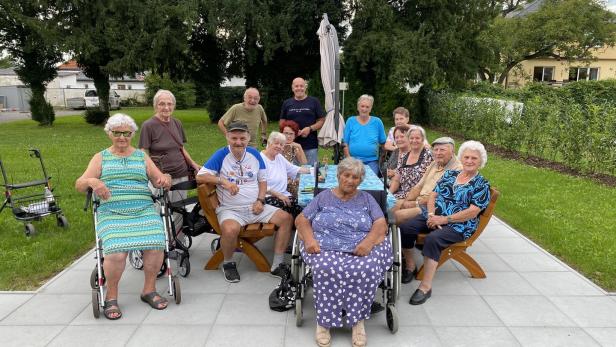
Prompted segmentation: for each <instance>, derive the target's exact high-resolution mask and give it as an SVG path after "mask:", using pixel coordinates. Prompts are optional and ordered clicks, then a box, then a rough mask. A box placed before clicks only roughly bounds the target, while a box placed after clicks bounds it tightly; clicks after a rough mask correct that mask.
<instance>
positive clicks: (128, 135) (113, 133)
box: [111, 130, 133, 137]
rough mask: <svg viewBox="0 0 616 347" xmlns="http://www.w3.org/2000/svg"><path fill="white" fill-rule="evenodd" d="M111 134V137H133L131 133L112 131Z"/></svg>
mask: <svg viewBox="0 0 616 347" xmlns="http://www.w3.org/2000/svg"><path fill="white" fill-rule="evenodd" d="M111 134H112V135H113V137H120V136H124V137H131V136H133V132H132V131H115V130H112V131H111Z"/></svg>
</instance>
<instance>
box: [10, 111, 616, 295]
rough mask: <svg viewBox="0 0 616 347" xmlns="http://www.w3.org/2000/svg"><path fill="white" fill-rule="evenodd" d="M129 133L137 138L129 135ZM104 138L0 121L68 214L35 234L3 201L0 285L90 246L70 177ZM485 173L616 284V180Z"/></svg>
mask: <svg viewBox="0 0 616 347" xmlns="http://www.w3.org/2000/svg"><path fill="white" fill-rule="evenodd" d="M122 112H125V113H128V114H130V115H131V116H133V117H135V119H136V120H137V123H138V124H141V123H142V122H143V121H144V120H146V119H147V118H148V117H150V116H151V114H152V111H151V109H149V108H135V109H123V110H122ZM175 115H176V116H177V117H178V118H179V119H181V120H182V122H183V123H184V128H185V130H186V133H187V137H188V140H189V142H188V144H187V146H186V147H187V149H188V151H189V152H190V153H191V155H192V156H193V158H195V160H197V161H198V162H202V161H205V160H206V159H207V158H208V157H209V156H210V155H211V154H212V153H213V152H214V151H215V150H216V149H218V148H219V147H220V146H222V145H224V138H223V137H222V136H221V135H220V133H219V132H218V130H217V127H216V126H215V125H213V124H211V123H209V118H208V116H207V111H205V110H203V109H195V110H188V111H177V112H176V113H175ZM386 123H391V122H387V121H386ZM389 125H390V124H389ZM273 126H275V124H272V128H273ZM436 136H439V134H436V133H434V132H429V137H430V138H431V139H433V138H435V137H436ZM133 141H134V144H135V145H136V139H135V140H133ZM107 146H109V140H108V139H107V138H106V136H105V134H104V133H103V130H102V128H101V127H95V126H91V125H89V124H87V123H85V122H84V121H83V119H82V118H81V117H79V116H69V117H59V118H57V120H56V122H55V124H54V126H53V127H51V128H49V127H39V126H37V125H36V123H35V122H33V121H20V122H12V123H2V124H0V156H1V158H2V160H3V161H4V162H5V166H6V168H7V171H8V173H9V175H10V177H11V178H10V179H11V180H12V181H14V182H24V181H28V180H31V179H35V178H37V177H39V176H40V169H39V166H38V163H37V162H36V161H34V160H33V159H31V158H30V157H28V153H27V150H28V148H30V147H36V148H39V149H40V150H41V151H42V154H43V157H44V159H45V164H46V166H47V169H48V171H49V173H50V174H51V175H52V176H53V179H52V183H53V184H54V187H55V191H56V194H59V195H61V198H60V201H59V204H60V206H61V207H62V208H63V209H64V211H65V214H66V216H67V218H68V220H69V222H70V223H71V227H70V228H69V229H68V230H64V229H60V228H58V227H56V225H55V220H54V219H53V218H47V219H44V220H43V221H42V222H38V223H35V226H36V228H37V231H38V234H37V235H36V236H35V237H32V238H27V237H25V236H24V233H23V225H22V224H21V223H20V222H17V221H16V220H15V219H14V218H13V215H12V214H11V212H10V210H5V211H3V212H2V213H1V214H0V249H1V251H0V263H1V264H3V265H4V267H3V269H2V271H0V290H32V289H35V288H37V287H39V286H40V285H41V284H42V283H43V282H44V281H45V280H46V279H48V278H49V277H51V276H53V275H54V274H55V273H57V272H59V271H61V270H62V269H63V268H65V267H66V266H67V265H68V264H70V263H71V262H72V261H73V260H74V259H76V258H78V257H80V256H81V255H82V254H84V253H85V252H86V251H87V250H88V249H90V248H91V247H92V246H93V244H94V241H93V240H94V232H93V229H92V222H91V213H90V212H87V213H86V212H84V211H83V210H82V208H83V203H84V196H83V195H82V194H80V193H77V192H76V191H75V189H74V187H73V185H74V182H75V179H76V178H77V177H78V176H79V175H81V173H82V172H83V170H84V169H85V167H86V166H87V163H88V161H89V160H90V158H91V157H92V155H93V154H94V153H96V152H98V151H100V150H101V149H103V148H105V147H107ZM482 172H483V174H484V175H485V176H486V177H487V178H488V179H489V180H490V182H491V183H492V185H493V186H494V187H496V188H497V189H499V190H500V191H501V192H502V196H501V198H500V199H499V202H498V204H497V208H496V214H497V216H498V217H500V218H502V219H504V220H505V221H506V222H507V223H509V224H510V225H512V226H513V227H514V228H516V229H517V230H519V231H521V232H522V233H524V234H525V235H526V236H527V237H529V238H531V239H532V240H534V241H536V242H537V243H538V244H540V245H541V246H542V247H544V248H545V249H547V250H548V251H550V252H551V253H552V254H554V255H556V256H558V257H559V258H561V259H563V260H564V261H565V262H567V263H568V264H569V265H571V266H572V267H574V268H576V269H578V270H580V271H581V272H582V273H584V274H585V275H586V276H588V277H589V278H591V279H592V280H593V281H595V282H596V283H597V284H599V285H600V286H602V287H603V288H605V289H606V290H610V291H614V290H616V265H614V261H613V260H614V259H616V254H615V253H616V232H615V229H616V227H614V226H613V221H614V220H616V211H615V210H614V209H613V208H611V205H609V203H610V202H612V201H616V189H615V188H608V187H604V186H601V185H598V184H596V183H594V182H591V181H589V180H582V179H576V178H572V177H569V176H566V175H562V174H558V173H555V172H552V171H549V170H546V169H536V168H533V167H529V166H527V165H522V164H520V163H517V162H515V161H511V160H503V159H499V158H496V157H494V156H490V159H489V161H488V165H487V166H486V167H485V168H484V169H483V171H482ZM92 264H94V262H92ZM85 280H87V279H84V281H85Z"/></svg>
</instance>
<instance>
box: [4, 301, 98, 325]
mask: <svg viewBox="0 0 616 347" xmlns="http://www.w3.org/2000/svg"><path fill="white" fill-rule="evenodd" d="M90 302H91V297H90V295H83V294H49V295H44V294H39V295H36V296H34V297H33V298H32V299H30V300H28V301H27V302H26V303H24V304H23V305H21V306H20V307H19V308H17V309H16V310H15V311H13V312H12V313H11V314H9V315H8V316H7V317H6V318H4V319H3V320H2V321H1V322H0V325H62V324H64V325H67V324H68V323H70V322H71V321H72V320H73V319H74V318H75V317H77V315H78V314H79V313H80V312H81V311H83V309H84V308H85V307H86V306H87V305H89V304H90Z"/></svg>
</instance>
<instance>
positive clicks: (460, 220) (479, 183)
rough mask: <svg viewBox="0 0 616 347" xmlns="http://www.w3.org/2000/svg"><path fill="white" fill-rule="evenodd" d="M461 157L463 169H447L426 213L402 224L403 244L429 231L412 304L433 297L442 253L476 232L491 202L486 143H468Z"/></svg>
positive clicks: (432, 194)
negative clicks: (422, 265) (433, 283)
mask: <svg viewBox="0 0 616 347" xmlns="http://www.w3.org/2000/svg"><path fill="white" fill-rule="evenodd" d="M458 159H460V161H461V162H462V170H459V171H458V170H448V171H446V172H445V173H444V174H443V177H442V178H441V179H440V180H439V181H438V183H437V184H436V187H435V188H434V191H433V192H432V193H431V194H430V197H429V200H428V204H427V206H426V208H425V209H423V210H422V213H421V214H420V215H418V216H416V217H415V218H413V219H411V220H409V221H407V222H405V223H404V224H402V225H400V232H401V236H402V242H403V244H404V243H406V244H409V242H410V243H411V244H414V242H415V240H416V239H417V235H418V234H419V233H426V232H429V234H428V236H426V239H425V242H424V246H423V252H422V253H423V255H424V275H423V279H422V281H421V283H420V284H419V288H417V290H416V291H415V292H414V293H413V296H411V300H410V302H409V303H410V304H411V305H421V304H423V303H424V302H426V300H428V298H430V296H431V295H432V279H433V278H434V274H435V273H436V269H437V267H438V262H439V259H440V256H441V252H442V251H443V250H444V249H445V248H447V247H448V246H449V245H452V244H454V243H457V242H461V241H464V240H466V239H468V238H469V237H470V236H471V235H472V234H473V233H474V232H475V230H476V229H477V225H478V221H479V213H480V212H481V211H482V210H484V209H485V208H486V207H487V206H488V204H489V202H490V184H489V182H488V181H487V180H486V179H485V178H484V177H483V176H482V175H481V174H480V173H479V169H481V168H483V167H484V166H485V164H486V161H487V160H488V155H487V153H486V150H485V148H484V146H483V145H482V144H481V143H479V142H477V141H467V142H464V143H463V144H462V146H460V149H459V151H458Z"/></svg>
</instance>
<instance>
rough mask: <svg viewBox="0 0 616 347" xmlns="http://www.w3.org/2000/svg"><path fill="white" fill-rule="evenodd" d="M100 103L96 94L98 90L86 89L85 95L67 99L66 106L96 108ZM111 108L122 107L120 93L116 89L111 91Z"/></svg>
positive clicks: (117, 108)
mask: <svg viewBox="0 0 616 347" xmlns="http://www.w3.org/2000/svg"><path fill="white" fill-rule="evenodd" d="M98 105H99V100H98V94H96V90H94V89H88V90H86V91H85V93H84V96H83V97H81V96H80V97H76V98H68V99H66V107H67V108H72V109H84V108H94V107H98ZM109 109H110V110H119V109H120V95H118V93H116V92H115V91H114V90H112V91H111V92H110V93H109Z"/></svg>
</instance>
